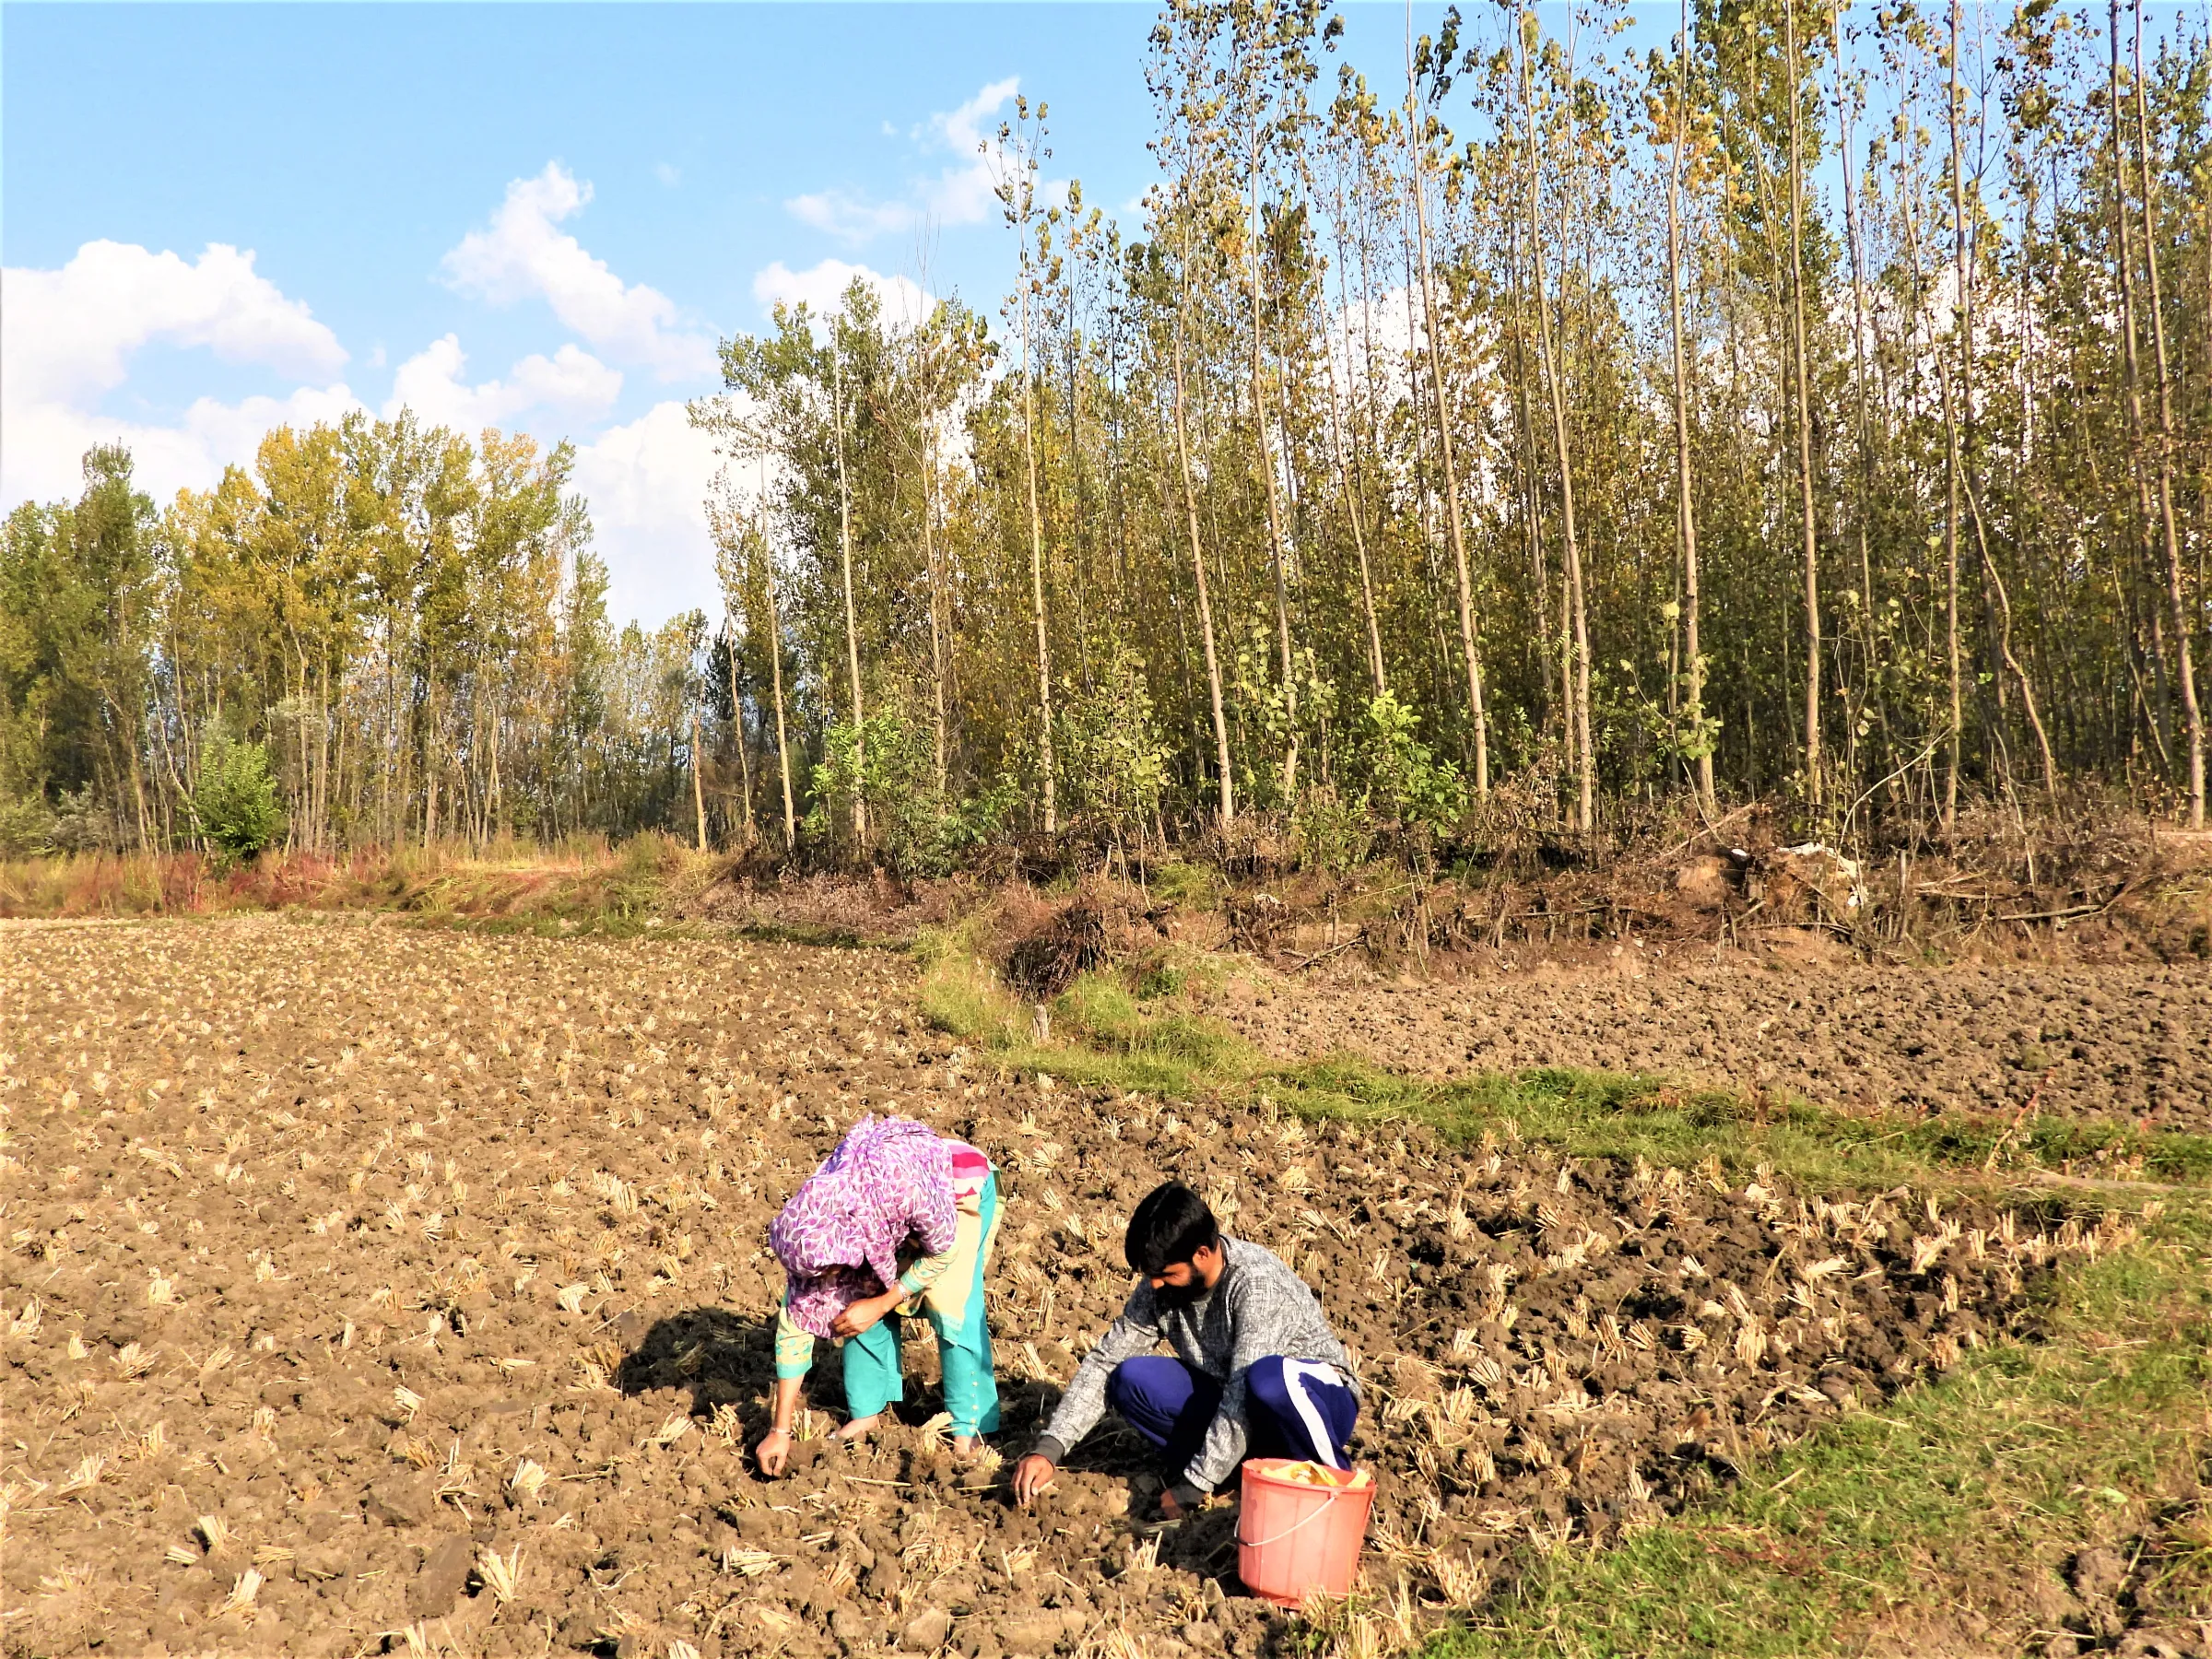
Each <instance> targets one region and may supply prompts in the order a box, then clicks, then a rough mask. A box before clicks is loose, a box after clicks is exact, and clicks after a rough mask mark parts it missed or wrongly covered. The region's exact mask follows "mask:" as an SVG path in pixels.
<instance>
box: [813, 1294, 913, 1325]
mask: <svg viewBox="0 0 2212 1659" xmlns="http://www.w3.org/2000/svg"><path fill="white" fill-rule="evenodd" d="M902 1300H905V1299H904V1297H903V1295H902V1294H901V1293H900V1291H898V1290H896V1289H892V1290H887V1291H885V1292H884V1293H883V1294H882V1295H881V1296H864V1297H862V1298H861V1299H860V1300H858V1301H856V1302H853V1304H852V1305H851V1306H849V1307H847V1308H846V1309H845V1311H844V1312H841V1313H840V1314H839V1315H838V1316H837V1317H836V1318H835V1319H833V1320H831V1321H830V1335H832V1336H857V1335H860V1334H861V1333H862V1332H863V1331H865V1330H868V1329H871V1328H872V1327H873V1326H875V1325H876V1324H878V1323H880V1322H881V1320H882V1319H883V1316H884V1315H885V1314H886V1313H888V1312H890V1311H891V1310H892V1309H893V1308H895V1307H897V1306H898V1305H899V1304H900V1301H902Z"/></svg>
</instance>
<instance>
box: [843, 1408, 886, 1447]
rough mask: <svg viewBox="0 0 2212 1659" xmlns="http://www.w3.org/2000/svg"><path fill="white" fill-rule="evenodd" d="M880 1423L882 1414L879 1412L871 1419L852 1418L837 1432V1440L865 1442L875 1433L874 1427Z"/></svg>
mask: <svg viewBox="0 0 2212 1659" xmlns="http://www.w3.org/2000/svg"><path fill="white" fill-rule="evenodd" d="M882 1421H883V1413H882V1412H880V1411H878V1412H877V1413H876V1414H875V1415H874V1416H873V1417H865V1418H853V1420H852V1421H851V1422H849V1423H847V1424H846V1425H845V1426H844V1427H843V1428H842V1429H840V1430H838V1431H837V1438H838V1439H839V1440H841V1441H861V1440H866V1439H867V1438H868V1436H869V1435H870V1434H871V1433H873V1432H874V1431H875V1429H876V1425H877V1424H878V1423H880V1422H882Z"/></svg>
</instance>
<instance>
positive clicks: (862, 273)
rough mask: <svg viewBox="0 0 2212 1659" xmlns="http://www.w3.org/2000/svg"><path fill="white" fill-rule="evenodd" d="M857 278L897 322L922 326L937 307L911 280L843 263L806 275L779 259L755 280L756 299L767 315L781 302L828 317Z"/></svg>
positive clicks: (824, 263)
mask: <svg viewBox="0 0 2212 1659" xmlns="http://www.w3.org/2000/svg"><path fill="white" fill-rule="evenodd" d="M854 277H859V278H860V280H861V281H863V282H865V283H866V284H867V285H868V286H869V287H870V288H874V289H875V290H876V292H877V295H879V296H880V297H881V299H882V300H883V309H884V314H885V315H886V316H888V317H890V318H892V319H894V320H896V321H900V322H905V323H919V322H922V321H923V320H924V319H925V318H926V317H927V316H928V315H929V312H930V308H931V306H932V305H933V304H934V303H935V301H934V300H931V298H930V296H929V293H928V291H927V290H926V289H924V288H923V287H922V285H921V284H920V283H918V282H915V281H913V280H912V278H910V277H886V276H885V275H884V274H883V273H882V272H880V271H872V270H870V269H869V268H868V267H867V266H866V265H847V264H846V263H845V262H844V261H843V260H841V259H825V260H823V261H822V262H821V264H819V265H812V266H810V267H808V268H807V269H806V270H804V271H794V270H792V269H791V268H790V267H789V266H787V265H785V264H784V263H783V262H782V260H780V259H779V260H777V261H776V263H775V264H773V265H770V266H769V267H768V268H767V269H766V270H765V271H762V272H761V273H760V274H759V276H757V277H754V278H753V298H754V299H755V300H759V303H760V309H761V310H762V311H763V312H767V311H772V310H773V309H774V308H775V306H776V303H777V302H778V301H779V300H781V301H782V303H784V304H786V305H797V304H800V303H802V302H803V303H804V304H805V305H806V308H807V309H808V310H809V311H811V312H813V313H814V314H815V315H816V316H818V317H827V316H830V315H831V314H832V313H834V312H838V311H841V310H842V309H843V306H844V298H845V290H846V289H847V288H850V287H852V286H853V278H854Z"/></svg>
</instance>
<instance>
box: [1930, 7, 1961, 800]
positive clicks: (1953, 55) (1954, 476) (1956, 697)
mask: <svg viewBox="0 0 2212 1659" xmlns="http://www.w3.org/2000/svg"><path fill="white" fill-rule="evenodd" d="M1961 97H1962V94H1961V93H1960V91H1959V0H1951V51H1950V84H1949V89H1948V93H1947V98H1946V100H1945V103H1946V109H1947V120H1948V124H1949V130H1950V136H1951V280H1952V284H1953V292H1954V302H1955V300H1956V296H1958V295H1960V294H1963V293H1964V292H1965V288H1966V174H1965V162H1964V156H1963V151H1962V148H1961V145H1960V137H1959V101H1960V99H1961ZM1937 369H1938V371H1939V372H1940V373H1941V374H1942V376H1943V393H1944V397H1943V455H1944V460H1943V472H1944V489H1945V507H1944V519H1943V557H1944V630H1945V649H1946V651H1947V654H1948V657H1949V667H1950V690H1951V730H1950V740H1949V750H1950V752H1949V764H1948V766H1947V767H1946V769H1945V771H1944V780H1943V828H1944V833H1945V834H1949V833H1950V830H1951V826H1952V825H1953V824H1954V823H1955V822H1957V820H1958V817H1959V764H1960V749H1961V747H1962V744H1963V741H1964V737H1965V730H1964V728H1965V725H1966V704H1965V698H1964V691H1963V685H1962V681H1963V673H1962V665H1961V663H1960V659H1959V481H1960V480H1959V412H1958V409H1957V407H1956V406H1955V405H1954V402H1953V399H1952V396H1951V391H1950V371H1949V369H1948V367H1947V362H1946V361H1945V360H1942V359H1939V360H1938V363H1937Z"/></svg>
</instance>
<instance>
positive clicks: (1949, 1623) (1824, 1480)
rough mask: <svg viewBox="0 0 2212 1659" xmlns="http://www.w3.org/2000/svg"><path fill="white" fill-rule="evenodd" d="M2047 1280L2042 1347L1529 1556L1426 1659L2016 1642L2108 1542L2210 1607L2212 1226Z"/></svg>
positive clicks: (2171, 1591) (2163, 1606) (2191, 1602)
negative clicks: (2204, 1499) (1616, 1537)
mask: <svg viewBox="0 0 2212 1659" xmlns="http://www.w3.org/2000/svg"><path fill="white" fill-rule="evenodd" d="M2046 1296H2047V1298H2048V1302H2047V1305H2046V1306H2045V1307H2043V1308H2042V1309H2041V1310H2039V1312H2040V1315H2041V1319H2040V1323H2041V1332H2040V1336H2041V1340H2039V1341H2035V1342H2032V1343H2030V1342H2021V1341H2005V1342H2001V1343H1997V1344H1994V1345H1992V1346H1991V1347H1987V1348H1984V1349H1981V1350H1979V1351H1976V1352H1971V1353H1970V1354H1969V1355H1967V1356H1966V1358H1965V1359H1963V1360H1962V1361H1961V1363H1960V1364H1959V1366H1958V1367H1957V1368H1956V1369H1955V1370H1954V1371H1951V1372H1950V1373H1949V1374H1948V1375H1947V1376H1945V1377H1943V1378H1942V1379H1941V1380H1939V1381H1937V1382H1934V1383H1932V1384H1930V1385H1929V1386H1927V1387H1924V1388H1919V1389H1913V1390H1909V1391H1907V1392H1906V1393H1904V1394H1900V1395H1899V1396H1897V1397H1896V1398H1895V1399H1893V1400H1891V1401H1889V1402H1888V1404H1887V1405H1885V1406H1882V1407H1881V1408H1880V1409H1879V1410H1877V1411H1873V1412H1865V1413H1858V1414H1854V1415H1853V1416H1851V1417H1848V1418H1843V1419H1842V1420H1841V1421H1839V1422H1837V1423H1835V1424H1833V1425H1830V1427H1827V1428H1825V1429H1823V1430H1820V1431H1819V1432H1818V1433H1817V1434H1815V1435H1813V1436H1812V1437H1810V1438H1808V1439H1807V1440H1806V1441H1802V1442H1800V1443H1799V1444H1798V1445H1796V1446H1794V1447H1793V1448H1791V1449H1790V1450H1788V1451H1786V1452H1783V1453H1779V1454H1777V1455H1776V1456H1774V1457H1772V1458H1771V1459H1769V1460H1767V1461H1766V1462H1764V1463H1763V1464H1761V1465H1759V1466H1757V1467H1755V1468H1753V1469H1751V1470H1750V1471H1748V1472H1747V1474H1746V1476H1745V1477H1744V1478H1743V1480H1742V1481H1741V1483H1740V1484H1738V1485H1737V1486H1736V1487H1735V1488H1732V1489H1731V1490H1730V1491H1729V1492H1728V1493H1727V1494H1725V1495H1724V1496H1723V1497H1721V1498H1719V1499H1717V1500H1714V1501H1713V1502H1712V1503H1710V1504H1706V1505H1702V1506H1700V1508H1699V1509H1698V1510H1696V1511H1695V1512H1691V1513H1686V1514H1683V1515H1679V1516H1676V1517H1673V1518H1670V1519H1668V1520H1666V1521H1664V1522H1661V1523H1659V1524H1655V1525H1653V1526H1650V1527H1647V1528H1644V1529H1642V1530H1640V1531H1637V1532H1634V1533H1631V1534H1630V1535H1628V1536H1627V1537H1625V1538H1623V1539H1622V1540H1621V1541H1620V1542H1619V1543H1618V1545H1617V1546H1615V1547H1611V1548H1608V1549H1605V1550H1591V1549H1589V1548H1586V1547H1576V1546H1573V1545H1568V1546H1564V1547H1556V1548H1552V1549H1549V1550H1547V1551H1544V1552H1542V1553H1539V1554H1536V1555H1535V1556H1533V1557H1530V1558H1527V1559H1525V1560H1524V1562H1523V1563H1522V1570H1521V1572H1520V1575H1519V1577H1518V1579H1517V1580H1516V1582H1515V1583H1513V1584H1512V1586H1511V1587H1510V1588H1509V1589H1508V1590H1507V1591H1506V1592H1505V1593H1504V1594H1502V1595H1501V1596H1500V1598H1499V1599H1498V1600H1497V1601H1496V1602H1494V1603H1493V1604H1492V1605H1491V1606H1489V1607H1488V1609H1487V1610H1486V1611H1485V1612H1484V1614H1483V1615H1481V1616H1480V1617H1478V1618H1476V1619H1475V1620H1473V1621H1471V1622H1469V1623H1467V1624H1465V1625H1464V1626H1461V1627H1458V1628H1455V1629H1453V1630H1449V1631H1447V1632H1445V1633H1444V1634H1443V1635H1441V1636H1440V1637H1439V1638H1438V1639H1437V1640H1436V1641H1433V1642H1432V1643H1431V1644H1430V1648H1429V1651H1428V1656H1427V1659H1477V1656H1479V1659H1493V1656H1494V1659H1515V1656H1519V1655H1532V1656H1533V1655H1536V1654H1543V1655H1547V1656H1554V1655H1558V1656H1564V1659H1615V1656H1618V1659H1628V1656H1630V1655H1659V1654H1669V1655H1674V1654H1728V1655H1741V1656H1742V1659H1757V1656H1761V1655H1777V1656H1779V1655H1785V1654H1818V1653H1860V1652H1865V1651H1866V1650H1867V1649H1868V1648H1869V1647H1870V1646H1873V1647H1876V1648H1878V1649H1881V1650H1882V1651H1899V1652H1907V1651H1912V1650H1913V1648H1914V1647H1915V1646H1916V1645H1918V1644H1920V1643H1922V1642H1924V1643H1925V1644H1926V1647H1925V1651H1942V1652H1956V1651H1962V1649H1961V1647H1960V1646H1959V1644H1960V1643H1963V1644H1964V1649H1965V1650H1968V1651H1975V1652H1982V1651H1991V1652H2001V1651H2017V1646H2018V1643H2019V1642H2020V1641H2022V1640H2023V1639H2024V1638H2026V1637H2027V1636H2028V1635H2029V1634H2030V1631H2032V1630H2036V1629H2038V1628H2041V1630H2044V1631H2045V1632H2046V1633H2055V1632H2054V1628H2053V1625H2052V1624H2050V1623H2048V1622H2045V1620H2046V1619H2048V1618H2049V1614H2048V1613H2047V1611H2041V1610H2040V1609H2047V1608H2048V1607H2049V1606H2051V1605H2052V1602H2053V1596H2054V1594H2061V1593H2063V1583H2062V1581H2061V1579H2060V1578H2059V1576H2058V1575H2059V1574H2060V1573H2061V1571H2063V1569H2064V1567H2065V1562H2066V1559H2067V1558H2068V1557H2069V1556H2070V1555H2071V1554H2072V1553H2073V1552H2074V1551H2075V1550H2077V1549H2079V1548H2084V1547H2091V1546H2103V1547H2112V1548H2114V1549H2115V1550H2117V1551H2118V1553H2119V1554H2120V1556H2121V1558H2122V1559H2127V1557H2128V1556H2129V1554H2130V1553H2131V1552H2132V1553H2136V1554H2138V1556H2141V1555H2145V1554H2147V1556H2148V1559H2151V1560H2152V1561H2154V1562H2155V1563H2156V1571H2157V1577H2158V1582H2157V1583H2156V1584H2155V1585H2154V1586H2153V1588H2154V1589H2155V1591H2156V1594H2157V1601H2158V1605H2157V1607H2156V1609H2155V1613H2156V1614H2157V1615H2159V1616H2163V1617H2164V1618H2165V1619H2166V1620H2167V1621H2169V1622H2177V1623H2179V1622H2182V1621H2183V1619H2186V1618H2206V1617H2212V1532H2207V1531H2206V1529H2205V1517H2204V1514H2203V1506H2202V1503H2201V1500H2199V1502H2198V1505H2197V1508H2196V1512H2195V1513H2194V1518H2192V1516H2191V1514H2190V1512H2188V1511H2187V1510H2186V1509H2183V1510H2182V1511H2181V1512H2180V1513H2179V1515H2178V1518H2177V1515H2176V1505H2175V1499H2176V1497H2177V1495H2178V1494H2179V1493H2180V1492H2182V1491H2184V1490H2185V1489H2187V1488H2194V1485H2195V1479H2194V1476H2195V1471H2196V1469H2197V1467H2198V1466H2199V1465H2200V1464H2201V1463H2202V1461H2203V1460H2204V1459H2205V1457H2206V1455H2207V1453H2212V1228H2208V1227H2207V1226H2206V1223H2205V1221H2204V1220H2203V1219H2202V1218H2196V1219H2194V1220H2190V1219H2179V1220H2174V1221H2170V1222H2167V1223H2165V1224H2162V1225H2160V1226H2159V1227H2158V1228H2157V1229H2156V1230H2154V1232H2153V1235H2152V1237H2151V1238H2150V1239H2149V1240H2148V1241H2146V1242H2144V1243H2140V1244H2137V1245H2135V1246H2133V1247H2130V1248H2129V1249H2127V1250H2124V1251H2123V1252H2120V1253H2116V1254H2114V1255H2113V1256H2112V1257H2109V1258H2107V1259H2106V1260H2104V1261H2102V1262H2100V1263H2098V1264H2095V1265H2091V1266H2088V1267H2087V1268H2083V1269H2080V1270H2077V1271H2073V1272H2069V1273H2067V1274H2065V1275H2064V1276H2062V1277H2060V1278H2058V1279H2057V1280H2056V1281H2055V1283H2054V1284H2053V1285H2052V1286H2051V1287H2049V1288H2047V1290H2046ZM2184 1501H2185V1500H2184ZM2161 1512H2164V1514H2165V1519H2164V1521H2163V1522H2161V1520H2160V1513H2161ZM2161 1533H2163V1534H2165V1535H2166V1536H2164V1538H2163V1539H2162V1540H2161V1538H2160V1535H2161ZM2183 1628H2186V1626H2185V1624H2184V1627H2183Z"/></svg>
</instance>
